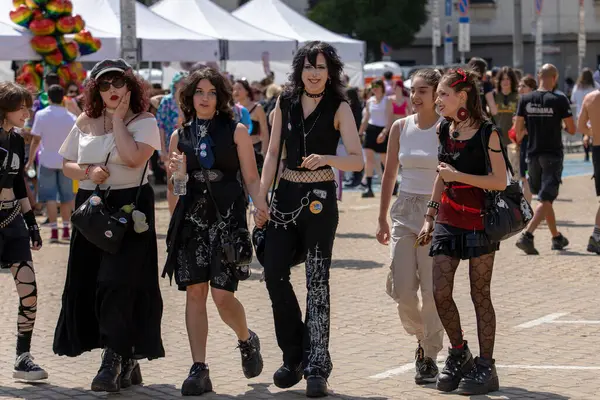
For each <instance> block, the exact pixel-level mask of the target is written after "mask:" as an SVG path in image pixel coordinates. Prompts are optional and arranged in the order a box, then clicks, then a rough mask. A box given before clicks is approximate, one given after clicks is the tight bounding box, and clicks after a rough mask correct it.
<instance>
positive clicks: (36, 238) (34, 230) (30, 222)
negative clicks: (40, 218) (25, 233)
mask: <svg viewBox="0 0 600 400" xmlns="http://www.w3.org/2000/svg"><path fill="white" fill-rule="evenodd" d="M23 219H24V220H25V224H27V228H28V229H29V238H30V239H31V244H35V243H37V244H38V245H39V246H41V245H42V236H41V235H40V228H39V227H38V224H37V221H36V220H35V214H34V213H33V210H29V211H27V212H26V213H25V214H23Z"/></svg>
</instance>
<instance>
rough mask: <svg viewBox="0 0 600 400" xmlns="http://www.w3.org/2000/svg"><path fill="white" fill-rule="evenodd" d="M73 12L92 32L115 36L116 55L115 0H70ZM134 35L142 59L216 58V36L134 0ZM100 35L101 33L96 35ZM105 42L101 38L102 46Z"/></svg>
mask: <svg viewBox="0 0 600 400" xmlns="http://www.w3.org/2000/svg"><path fill="white" fill-rule="evenodd" d="M72 2H73V12H74V13H76V14H80V15H81V16H82V17H83V19H84V21H85V22H86V27H87V29H88V30H89V31H90V32H91V33H92V34H93V35H95V32H96V31H105V32H108V33H110V34H112V35H114V36H115V37H116V39H115V40H114V43H115V46H116V47H115V48H116V51H115V54H112V55H111V57H118V55H119V51H118V49H119V38H120V35H121V23H120V14H121V11H120V2H119V0H72ZM135 17H136V18H135V20H136V28H137V37H138V40H139V43H140V45H141V60H143V61H189V60H190V59H191V60H197V61H216V60H218V59H219V42H218V40H217V39H215V38H213V37H209V36H205V35H201V34H198V33H196V32H193V31H190V30H188V29H185V28H184V27H182V26H179V25H177V24H175V23H173V22H171V21H168V20H166V19H165V18H163V17H161V16H159V15H157V14H155V13H154V12H152V11H151V10H150V9H149V8H148V7H146V6H144V5H143V4H141V3H139V2H137V1H136V2H135ZM98 36H99V37H100V39H102V37H101V36H100V35H98ZM105 44H106V43H104V41H103V47H104V45H105Z"/></svg>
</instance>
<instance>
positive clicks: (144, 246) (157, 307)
mask: <svg viewBox="0 0 600 400" xmlns="http://www.w3.org/2000/svg"><path fill="white" fill-rule="evenodd" d="M136 192H137V188H131V189H120V190H111V191H110V194H109V196H108V198H107V199H106V202H107V204H108V205H109V206H110V207H111V208H120V207H122V206H123V205H126V204H131V203H133V202H134V200H135V195H136ZM91 194H92V191H89V190H79V192H78V193H77V196H76V198H75V207H79V205H81V204H82V203H83V202H84V201H85V200H86V199H87V198H88V197H89V196H90V195H91ZM137 209H138V210H140V211H141V212H143V213H144V214H146V218H147V221H148V225H149V226H150V229H149V230H147V231H146V232H143V233H139V234H138V233H135V231H133V228H131V229H130V230H129V231H128V232H127V233H126V234H125V237H124V239H123V244H122V246H121V249H120V250H119V252H118V253H117V254H114V255H113V254H109V253H105V252H104V251H102V250H100V249H99V248H98V247H96V246H94V245H93V244H92V243H90V242H89V241H87V239H85V238H84V237H83V235H82V234H81V233H80V232H78V231H77V229H74V230H73V235H72V237H71V248H70V251H69V262H68V265H67V279H66V282H65V288H64V292H63V296H62V309H61V312H60V316H59V318H58V324H57V326H56V332H55V334H54V346H53V350H54V352H55V353H56V354H58V355H65V356H69V357H75V356H78V355H80V354H81V353H83V352H85V351H90V350H93V349H96V348H105V347H108V348H111V349H113V350H114V351H116V352H117V353H118V354H120V355H121V356H123V357H128V358H135V359H142V358H148V359H154V358H158V357H164V355H165V351H164V349H163V345H162V339H161V326H160V324H161V318H162V310H163V302H162V298H161V294H160V288H159V285H158V254H157V253H158V250H157V244H156V228H155V225H154V223H155V220H154V191H153V190H152V187H150V185H144V186H143V187H142V191H141V194H140V198H139V201H138V204H137Z"/></svg>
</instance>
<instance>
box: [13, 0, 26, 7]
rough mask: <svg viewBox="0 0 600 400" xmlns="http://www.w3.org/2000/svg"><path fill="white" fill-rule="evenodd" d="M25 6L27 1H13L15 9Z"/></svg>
mask: <svg viewBox="0 0 600 400" xmlns="http://www.w3.org/2000/svg"><path fill="white" fill-rule="evenodd" d="M22 5H25V0H13V7H14V8H18V7H19V6H22Z"/></svg>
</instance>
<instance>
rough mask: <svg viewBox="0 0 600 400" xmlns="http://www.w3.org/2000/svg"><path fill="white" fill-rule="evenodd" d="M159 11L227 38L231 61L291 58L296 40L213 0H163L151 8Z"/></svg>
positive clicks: (198, 29) (186, 25)
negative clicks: (250, 21)
mask: <svg viewBox="0 0 600 400" xmlns="http://www.w3.org/2000/svg"><path fill="white" fill-rule="evenodd" d="M150 9H151V10H152V11H153V12H155V13H156V14H158V15H160V16H162V17H164V18H166V19H168V20H169V21H171V22H174V23H176V24H178V25H180V26H183V27H184V28H187V29H189V30H191V31H194V32H196V33H199V34H202V35H206V36H212V37H215V38H217V39H220V40H224V41H226V46H224V48H225V49H226V52H225V54H221V56H222V57H221V58H223V59H225V60H227V61H228V65H229V61H255V62H256V61H259V62H260V61H261V60H262V57H263V53H265V52H267V53H268V55H269V57H270V59H271V60H286V61H287V60H290V59H291V58H292V57H293V56H294V53H295V51H296V41H295V40H293V39H288V38H285V37H281V36H278V35H274V34H272V33H269V32H266V31H264V30H262V29H259V28H256V27H254V26H252V25H250V24H247V23H245V22H244V21H242V20H240V19H238V18H236V17H234V16H233V15H231V14H230V13H229V12H227V11H226V10H224V9H222V8H221V7H219V6H218V5H217V4H215V3H213V2H212V1H210V0H162V1H161V2H159V3H157V4H155V5H154V6H152V7H151V8H150Z"/></svg>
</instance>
